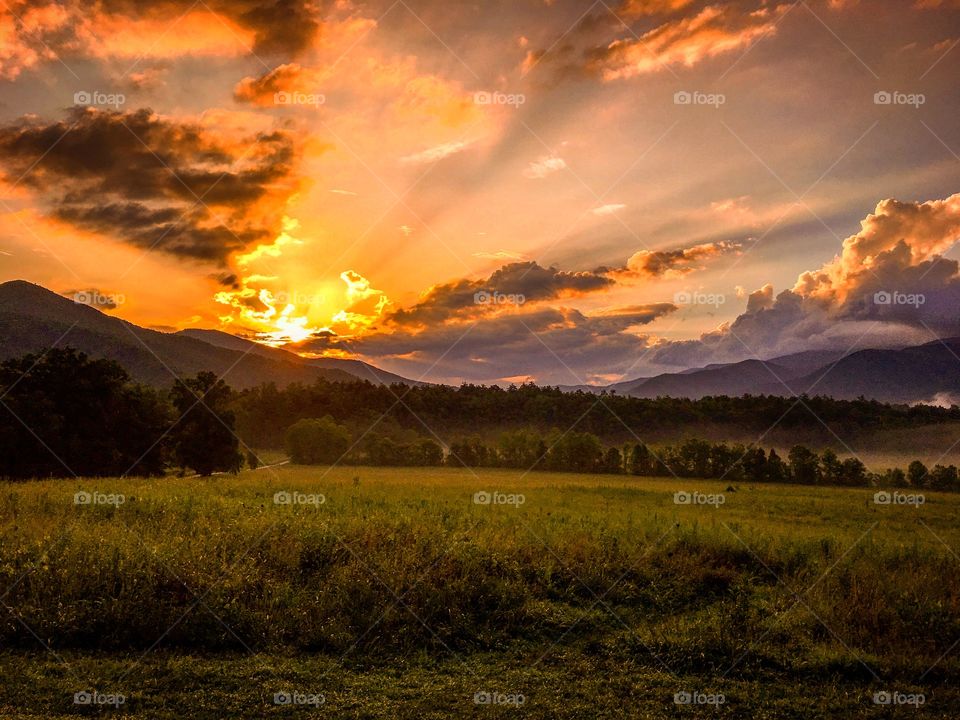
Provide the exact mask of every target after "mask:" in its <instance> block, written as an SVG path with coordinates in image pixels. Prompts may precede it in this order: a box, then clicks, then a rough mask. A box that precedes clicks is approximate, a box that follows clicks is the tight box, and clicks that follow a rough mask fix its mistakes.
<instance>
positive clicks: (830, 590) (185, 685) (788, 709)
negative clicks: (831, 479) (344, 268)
mask: <svg viewBox="0 0 960 720" xmlns="http://www.w3.org/2000/svg"><path fill="white" fill-rule="evenodd" d="M728 487H729V486H728V484H727V483H715V482H709V481H687V480H684V481H680V480H675V479H652V480H651V479H637V478H624V477H616V476H600V475H589V476H588V475H571V474H556V473H531V474H529V475H526V476H523V474H522V473H520V472H518V471H508V470H486V469H481V470H477V471H476V472H475V473H474V472H472V471H469V470H453V469H440V468H436V469H420V468H416V469H414V468H408V469H397V468H335V469H333V470H328V469H327V468H303V467H293V466H283V467H279V468H268V469H263V470H259V471H256V472H245V473H242V474H241V475H240V476H239V477H232V476H217V477H214V478H209V479H197V478H182V479H177V478H165V479H162V480H80V481H73V480H51V481H43V482H30V483H18V484H3V485H0V594H2V598H3V605H4V606H6V608H7V609H5V610H4V609H3V608H0V611H2V612H3V613H4V615H3V616H2V620H0V648H2V651H0V673H2V674H0V717H30V716H31V714H32V715H33V716H36V717H56V716H58V715H62V716H71V715H76V714H88V713H89V712H91V711H92V709H91V708H88V707H84V706H77V705H74V704H73V702H72V699H73V693H75V692H78V691H80V690H84V689H94V688H96V689H98V690H99V691H101V692H104V693H109V692H121V693H123V694H124V695H126V696H127V702H126V703H125V704H124V705H123V706H121V707H120V708H119V709H118V710H110V711H109V712H111V713H112V714H113V715H115V716H117V717H125V716H126V717H150V718H154V717H157V718H165V717H169V718H173V717H211V718H213V717H264V716H278V717H280V716H295V715H297V716H299V715H302V714H304V713H309V712H313V711H312V710H310V709H308V708H290V707H284V706H274V705H273V703H272V698H273V693H275V692H279V691H281V690H284V689H292V690H296V691H298V692H303V693H314V694H322V695H323V696H324V697H325V699H326V702H325V704H324V706H323V708H322V709H321V710H319V711H318V712H322V713H325V714H327V715H330V716H334V717H370V718H373V717H384V718H387V717H418V718H422V717H450V716H476V717H513V716H519V715H523V716H524V717H537V718H539V717H543V718H547V717H623V716H624V713H626V716H630V717H650V718H655V717H675V716H679V717H684V716H685V717H700V716H706V715H707V714H710V715H711V716H714V715H715V716H720V717H746V716H750V717H761V718H781V717H782V718H788V717H801V716H802V717H808V718H813V717H887V716H891V713H892V714H893V715H894V716H896V715H900V714H903V715H904V716H909V717H914V716H921V717H955V716H956V714H957V709H958V708H960V692H958V690H957V689H956V685H957V679H958V677H960V672H958V671H960V651H957V649H956V648H954V647H953V645H954V643H955V642H956V641H957V640H960V573H958V569H960V558H958V556H957V555H956V554H955V553H954V549H960V525H958V523H957V518H958V510H960V497H957V496H954V495H948V494H936V493H930V494H927V496H926V502H925V504H923V505H922V506H921V507H919V508H912V507H909V506H881V505H876V504H874V503H873V502H872V497H873V492H874V491H873V490H867V489H840V488H812V487H799V486H786V485H780V486H750V485H746V484H740V485H737V486H736V487H735V488H734V489H733V490H728ZM78 491H87V492H94V491H96V492H100V493H104V494H110V493H123V494H124V495H125V496H126V499H125V502H124V503H123V504H122V505H120V506H119V507H112V506H96V505H75V504H74V500H73V498H74V493H75V492H78ZM278 491H291V492H294V491H295V492H300V493H312V494H322V495H323V496H324V498H325V502H324V503H323V504H320V505H316V506H313V505H295V506H291V505H276V504H274V502H273V497H274V493H276V492H278ZM478 491H487V492H491V491H499V492H502V493H507V494H510V493H512V494H516V493H521V494H522V495H523V496H524V502H523V504H522V505H519V506H513V505H479V504H475V503H474V502H473V495H474V493H476V492H478ZM677 491H698V492H701V493H706V494H723V496H724V503H723V504H722V505H721V506H719V507H712V506H693V505H677V504H675V503H674V493H675V492H677ZM885 689H889V690H896V691H900V692H903V693H911V692H912V693H917V692H922V693H924V694H925V696H926V703H925V704H924V705H923V706H921V707H920V708H919V709H913V708H899V709H891V708H883V707H877V706H875V705H874V704H873V703H872V701H871V698H872V694H873V693H874V692H876V691H880V690H885ZM481 690H488V691H492V692H500V693H508V694H509V693H522V694H523V695H524V696H525V698H526V702H525V703H524V704H523V706H521V707H519V708H516V707H498V706H485V705H475V704H474V702H473V696H474V693H476V692H478V691H481ZM682 690H698V691H701V692H708V693H717V692H721V693H723V694H724V695H725V696H726V703H725V704H724V705H721V706H720V707H719V708H718V709H716V710H714V708H712V707H711V708H702V707H700V708H698V707H678V706H676V705H674V703H673V695H674V693H676V692H679V691H682Z"/></svg>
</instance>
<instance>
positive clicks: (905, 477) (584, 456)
mask: <svg viewBox="0 0 960 720" xmlns="http://www.w3.org/2000/svg"><path fill="white" fill-rule="evenodd" d="M286 450H287V452H288V453H289V455H290V459H291V461H292V462H294V463H297V464H308V465H309V464H320V465H329V464H334V463H336V464H342V465H387V466H403V465H407V466H441V465H446V466H452V467H469V468H473V467H477V468H480V467H492V468H494V467H499V468H513V469H518V470H545V471H555V472H575V473H604V474H614V475H624V474H625V475H636V476H642V477H681V478H704V479H723V480H730V481H731V482H733V481H745V482H753V483H785V482H790V483H798V484H803V485H841V486H848V487H862V486H867V485H884V486H892V487H916V488H924V489H928V490H944V491H958V490H960V482H958V473H957V468H956V466H954V465H949V466H944V465H936V466H934V467H933V468H932V469H929V470H928V468H927V467H926V466H925V465H924V464H923V463H921V462H920V461H919V460H915V461H913V462H912V463H910V466H909V468H908V469H907V471H906V472H905V471H904V470H902V469H900V468H891V469H888V470H886V471H884V472H883V473H873V472H869V471H868V470H867V468H866V466H865V465H864V464H863V463H862V462H861V461H860V460H858V459H857V458H854V457H850V458H845V459H840V457H839V456H838V455H837V453H836V452H834V451H833V450H832V449H829V448H828V449H826V450H824V451H823V452H821V453H817V452H815V451H813V450H811V449H810V448H808V447H806V446H804V445H794V446H793V447H792V448H791V449H790V451H789V453H788V454H787V456H786V458H781V457H780V455H779V454H778V453H777V451H776V449H775V448H770V450H769V451H768V450H765V449H764V448H762V447H758V446H755V445H743V444H740V443H734V444H727V443H724V442H713V443H711V442H708V441H706V440H699V439H689V440H684V441H682V442H679V443H674V444H666V445H657V446H651V445H647V444H646V443H643V442H634V443H632V444H627V445H625V446H623V447H622V448H621V447H617V446H612V447H605V446H604V444H603V443H602V441H601V440H600V438H599V437H597V436H596V435H594V434H592V433H589V432H583V431H567V432H562V431H560V430H558V429H554V430H551V431H550V432H549V433H547V434H546V435H542V434H540V433H538V432H537V431H535V430H532V429H517V430H507V431H504V432H502V433H501V434H500V436H499V438H498V439H497V441H496V442H495V443H487V442H485V441H484V440H482V439H481V438H479V437H476V436H474V437H468V438H461V439H457V440H454V441H453V442H451V443H450V445H449V449H448V450H447V452H446V453H445V452H444V450H443V448H442V446H441V445H440V444H439V443H438V442H436V441H435V440H433V439H431V438H427V437H419V438H416V439H413V440H410V439H408V440H407V441H406V442H404V441H398V440H395V439H393V438H391V437H390V436H389V435H385V434H382V433H380V432H375V431H370V430H365V431H364V432H363V433H362V434H361V435H360V436H359V437H356V438H354V437H352V436H351V432H350V430H349V428H347V427H346V426H345V425H340V424H338V423H337V422H336V421H335V420H334V419H333V418H332V417H331V416H329V415H327V416H325V417H323V418H320V419H304V420H299V421H297V422H296V423H294V424H293V425H291V426H290V428H288V430H287V432H286Z"/></svg>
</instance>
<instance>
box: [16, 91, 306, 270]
mask: <svg viewBox="0 0 960 720" xmlns="http://www.w3.org/2000/svg"><path fill="white" fill-rule="evenodd" d="M294 160H295V150H294V142H293V138H292V136H291V135H290V134H289V133H287V132H283V131H274V132H261V133H252V134H248V135H240V136H237V137H232V136H231V133H230V132H227V131H224V130H223V129H221V130H220V131H218V132H214V131H212V130H211V129H209V128H207V127H205V126H204V125H202V124H200V123H198V122H193V121H181V120H176V119H172V118H164V117H161V116H159V115H156V114H154V113H153V112H151V111H150V110H146V109H144V110H138V111H135V112H119V111H100V110H95V109H92V108H74V109H73V110H72V111H71V112H70V114H69V116H68V117H67V118H66V119H65V120H62V121H55V122H49V123H44V122H41V121H31V120H22V121H18V122H14V123H12V124H9V125H6V126H2V127H0V161H2V163H3V168H2V172H3V174H4V175H5V176H6V178H7V179H9V180H16V179H18V178H21V179H20V183H21V186H25V187H27V188H30V189H32V190H34V191H35V192H36V193H37V196H38V199H39V201H40V202H41V203H42V204H43V205H45V207H46V212H47V213H48V215H49V216H51V217H52V218H54V219H56V220H59V221H62V222H65V223H68V224H70V225H73V226H76V227H78V228H82V229H84V230H88V231H92V232H97V233H102V234H104V235H105V236H108V237H112V238H119V239H121V240H123V241H125V242H127V243H129V244H131V245H133V246H135V247H139V248H155V249H157V250H158V251H161V252H165V253H167V254H170V255H174V256H178V257H182V258H188V259H193V260H200V261H207V262H212V263H217V264H221V265H224V264H226V262H227V259H228V257H229V256H230V254H231V253H233V252H235V251H238V250H241V249H244V248H246V247H247V246H249V245H251V244H254V243H259V242H264V241H268V240H271V239H272V238H273V237H274V236H275V235H276V232H277V230H278V228H279V226H280V221H281V217H282V205H283V203H284V201H285V200H286V199H287V198H288V197H289V196H290V195H291V194H292V193H293V192H295V190H296V187H297V181H296V179H295V178H294V177H293V168H292V165H293V163H294Z"/></svg>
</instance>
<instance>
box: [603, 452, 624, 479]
mask: <svg viewBox="0 0 960 720" xmlns="http://www.w3.org/2000/svg"><path fill="white" fill-rule="evenodd" d="M603 472H605V473H611V474H614V475H619V474H620V473H622V472H623V456H622V455H621V454H620V448H615V447H612V448H609V449H608V450H607V452H606V454H605V455H604V456H603Z"/></svg>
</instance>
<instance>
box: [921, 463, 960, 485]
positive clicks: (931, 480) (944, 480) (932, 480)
mask: <svg viewBox="0 0 960 720" xmlns="http://www.w3.org/2000/svg"><path fill="white" fill-rule="evenodd" d="M925 487H928V488H930V489H931V490H956V489H958V488H957V467H956V466H955V465H949V466H944V465H934V466H933V469H932V470H931V471H930V474H929V475H928V476H927V482H926V485H925Z"/></svg>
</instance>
